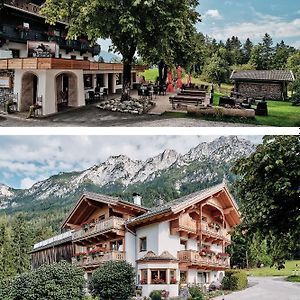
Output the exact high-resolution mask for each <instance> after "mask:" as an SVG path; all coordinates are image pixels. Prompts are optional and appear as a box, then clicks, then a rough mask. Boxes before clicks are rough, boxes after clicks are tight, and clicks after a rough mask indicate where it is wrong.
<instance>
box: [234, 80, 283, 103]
mask: <svg viewBox="0 0 300 300" xmlns="http://www.w3.org/2000/svg"><path fill="white" fill-rule="evenodd" d="M236 86H237V92H238V93H241V94H242V95H244V96H246V97H249V98H256V97H265V98H266V99H270V100H282V98H283V96H282V95H283V88H282V84H280V83H258V82H257V83H256V82H239V83H237V84H236Z"/></svg>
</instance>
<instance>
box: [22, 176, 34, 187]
mask: <svg viewBox="0 0 300 300" xmlns="http://www.w3.org/2000/svg"><path fill="white" fill-rule="evenodd" d="M35 183H36V181H35V180H33V179H31V178H29V177H26V178H23V179H22V180H21V183H20V188H21V189H29V188H31V187H32V186H33V185H34V184H35Z"/></svg>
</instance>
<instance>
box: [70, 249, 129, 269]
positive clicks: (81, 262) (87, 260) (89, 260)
mask: <svg viewBox="0 0 300 300" xmlns="http://www.w3.org/2000/svg"><path fill="white" fill-rule="evenodd" d="M125 259H126V256H125V252H120V251H111V252H106V253H102V254H101V253H99V254H97V255H94V256H92V255H86V256H85V257H83V258H81V259H79V258H72V263H73V264H74V265H76V266H78V267H82V268H96V267H99V266H100V265H102V264H104V263H105V262H107V261H122V260H125Z"/></svg>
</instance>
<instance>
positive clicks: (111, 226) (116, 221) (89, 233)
mask: <svg viewBox="0 0 300 300" xmlns="http://www.w3.org/2000/svg"><path fill="white" fill-rule="evenodd" d="M124 223H125V220H124V219H121V218H118V217H110V218H108V219H106V220H102V221H99V222H97V223H94V224H90V226H89V228H88V229H80V230H77V231H75V232H74V233H73V241H76V240H80V239H85V238H89V237H93V236H96V235H100V234H104V233H106V232H109V231H112V230H122V229H124Z"/></svg>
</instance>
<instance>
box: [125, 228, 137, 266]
mask: <svg viewBox="0 0 300 300" xmlns="http://www.w3.org/2000/svg"><path fill="white" fill-rule="evenodd" d="M135 244H136V237H135V236H134V235H133V234H132V233H130V232H126V233H125V252H126V261H127V262H128V263H130V264H132V265H133V267H134V268H135V267H136V261H135V260H136V247H135Z"/></svg>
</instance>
